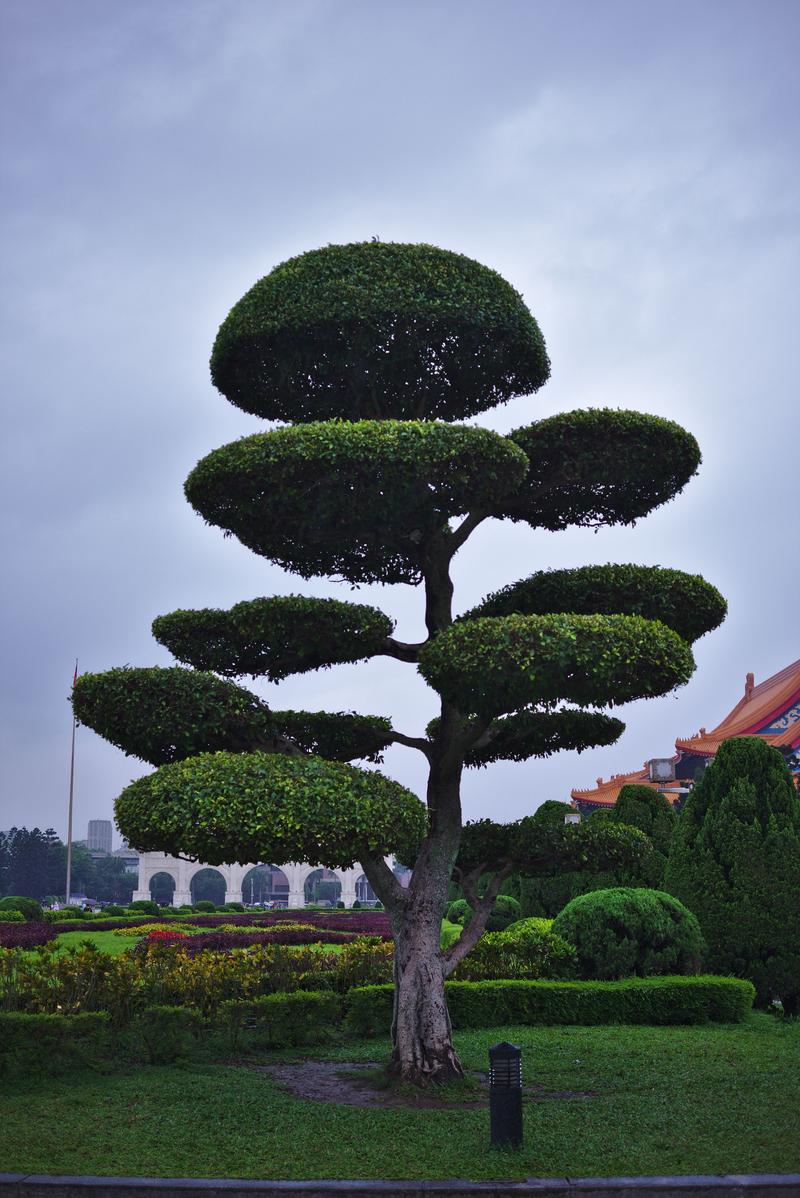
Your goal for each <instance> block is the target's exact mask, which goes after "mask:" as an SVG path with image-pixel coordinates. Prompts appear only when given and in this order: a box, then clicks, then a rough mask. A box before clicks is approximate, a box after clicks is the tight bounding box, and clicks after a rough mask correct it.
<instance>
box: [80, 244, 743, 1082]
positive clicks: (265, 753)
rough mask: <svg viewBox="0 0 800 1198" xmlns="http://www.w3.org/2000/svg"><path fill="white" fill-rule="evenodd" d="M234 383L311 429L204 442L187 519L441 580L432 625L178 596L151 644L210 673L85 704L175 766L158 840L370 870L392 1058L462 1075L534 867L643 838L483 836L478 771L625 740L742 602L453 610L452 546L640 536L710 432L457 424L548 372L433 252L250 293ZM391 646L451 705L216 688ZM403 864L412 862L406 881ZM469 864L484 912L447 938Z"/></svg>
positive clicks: (333, 256)
mask: <svg viewBox="0 0 800 1198" xmlns="http://www.w3.org/2000/svg"><path fill="white" fill-rule="evenodd" d="M211 372H212V378H213V381H214V383H215V384H216V386H217V387H218V389H219V390H220V391H221V392H222V393H223V394H224V395H225V396H226V397H227V398H228V399H229V400H231V402H232V403H234V404H236V405H237V406H239V407H241V408H243V409H244V410H245V411H247V412H251V413H253V414H255V415H258V416H260V417H263V418H265V419H267V420H271V421H276V420H277V421H285V422H287V424H286V425H285V426H284V427H280V428H275V429H273V430H272V431H268V432H262V433H257V434H255V435H253V436H249V437H244V438H243V439H241V440H239V441H236V442H234V443H233V444H231V445H226V446H224V447H223V448H221V449H218V450H216V451H214V452H213V453H210V454H209V455H208V456H207V457H205V458H204V459H203V460H202V461H201V462H200V463H199V464H198V465H197V467H196V468H195V469H194V470H193V471H192V473H191V474H190V476H189V478H188V480H187V482H186V487H185V491H186V495H187V498H188V500H189V502H190V503H191V504H192V506H193V507H194V508H195V509H196V510H197V511H198V512H199V513H200V514H201V515H202V516H203V517H204V518H205V519H206V520H207V521H208V522H209V523H211V524H214V525H217V526H218V527H220V528H222V529H223V530H224V531H225V532H226V533H228V534H233V535H235V536H237V537H238V538H239V540H241V541H242V542H243V543H244V544H245V545H247V546H248V547H249V548H250V549H252V550H253V551H254V552H256V553H258V554H261V555H262V556H264V557H265V558H268V559H269V560H271V561H273V562H275V563H277V564H278V565H280V566H283V567H284V568H285V569H287V570H291V571H293V572H294V573H296V574H298V575H300V576H301V577H302V578H311V577H313V576H315V575H323V576H325V575H327V576H329V577H335V578H338V579H343V580H345V581H347V582H349V583H351V584H353V585H358V584H360V583H374V582H379V583H384V584H392V583H406V584H411V585H421V586H422V587H423V588H424V610H425V623H426V627H427V638H426V639H425V640H424V641H422V642H421V643H415V644H411V643H407V642H403V641H401V640H399V639H397V638H396V637H395V635H394V624H393V622H392V620H391V619H390V618H389V617H388V616H386V615H384V613H383V612H381V611H379V610H377V609H376V608H374V607H371V606H366V605H363V604H354V603H343V602H339V601H337V600H333V599H311V598H303V597H300V596H296V595H293V596H286V597H280V598H271V599H255V600H252V601H249V602H244V603H239V604H237V605H236V606H235V607H233V608H232V609H231V610H230V611H218V610H207V609H206V610H199V611H187V610H181V611H177V612H173V613H172V614H170V615H166V616H162V617H160V618H159V619H157V620H156V621H155V623H154V626H153V627H154V633H155V636H156V637H157V639H158V640H159V641H160V642H161V643H162V644H164V645H165V646H166V647H167V648H168V649H170V651H171V652H172V653H174V655H175V656H176V657H177V659H178V660H179V661H182V662H184V663H187V664H188V665H189V666H192V667H194V669H192V670H188V669H181V668H172V669H163V670H135V669H124V670H112V671H109V672H108V673H106V674H103V675H93V676H84V677H83V678H82V679H80V680H79V682H78V685H77V686H76V688H75V692H74V703H75V711H76V713H77V715H78V717H79V718H80V719H81V720H82V721H84V722H85V723H88V724H90V725H91V726H92V727H94V728H95V729H96V730H97V731H99V732H100V733H101V734H102V735H103V736H105V737H107V739H109V740H111V741H112V742H113V743H115V744H117V745H119V746H120V747H121V748H123V749H124V750H125V751H126V752H129V753H133V754H136V755H137V756H139V757H142V758H143V759H144V760H147V761H149V762H151V763H152V764H153V765H155V766H157V767H158V768H157V769H156V771H155V773H153V774H151V775H149V776H148V777H145V778H142V779H140V780H138V781H136V782H134V783H133V784H132V785H131V786H129V787H128V788H127V789H126V790H125V791H124V792H123V794H122V795H121V796H120V797H119V799H118V800H117V807H116V811H117V822H118V824H119V826H120V829H121V830H122V832H123V833H124V835H125V836H126V837H127V839H128V840H129V842H130V843H131V844H133V845H135V846H136V847H137V848H140V849H143V850H147V849H160V850H164V851H167V852H180V853H183V854H185V855H189V856H193V857H197V858H200V859H202V860H204V861H207V862H209V863H210V864H219V863H221V862H225V861H237V860H239V861H248V860H262V861H277V862H280V861H286V860H309V861H314V862H319V863H321V864H323V865H327V866H331V867H337V866H338V867H342V866H347V865H350V864H352V863H353V862H354V861H355V860H359V861H360V862H361V863H362V865H363V867H364V871H365V873H366V875H367V877H368V879H369V881H370V883H371V885H372V887H373V889H374V891H375V893H376V894H377V895H378V896H379V898H380V899H381V900H382V901H383V903H384V905H385V906H386V908H387V910H388V911H389V913H390V915H391V919H392V925H393V929H394V935H395V948H396V951H395V981H396V987H395V1009H394V1023H393V1039H394V1048H393V1067H394V1069H395V1070H396V1071H397V1072H398V1073H399V1074H400V1075H401V1076H403V1077H404V1078H407V1079H410V1080H415V1081H425V1080H428V1079H431V1078H434V1079H438V1078H446V1077H448V1076H451V1075H453V1074H458V1073H460V1071H461V1070H460V1065H459V1062H458V1058H457V1056H456V1054H455V1051H454V1049H453V1045H452V1037H451V1029H450V1021H449V1017H448V1014H447V1006H446V1003H445V996H444V979H445V977H446V976H447V975H448V974H449V973H451V972H452V970H453V969H454V968H455V967H456V965H457V964H458V962H459V961H460V960H461V959H462V957H463V956H464V955H465V954H466V953H467V952H468V951H469V949H470V948H471V947H472V946H473V945H474V944H475V942H476V941H477V939H478V937H479V936H480V934H481V932H482V930H483V928H484V926H485V923H486V919H487V918H488V915H489V913H490V911H491V908H492V905H493V903H494V899H495V897H496V894H497V892H498V890H499V888H500V886H501V885H502V883H503V881H505V879H506V878H507V877H508V876H509V874H510V873H511V871H512V870H513V869H514V868H515V867H516V868H517V869H532V870H534V871H540V870H541V869H542V867H543V865H545V864H548V863H549V866H550V867H551V868H552V867H554V866H555V865H556V864H558V865H560V867H561V868H570V869H574V868H581V867H583V866H584V865H585V864H586V862H587V861H588V860H590V859H591V860H594V861H596V863H597V864H598V865H603V864H616V863H619V862H620V861H621V860H627V859H628V858H629V857H631V856H634V857H635V856H636V855H637V854H638V853H639V852H640V851H641V846H642V844H644V843H645V840H644V837H642V836H641V834H639V833H636V832H633V831H631V832H628V833H625V832H623V831H622V830H621V829H620V828H600V829H590V828H588V827H581V828H564V826H563V825H562V826H561V827H559V828H553V829H547V828H542V827H541V826H539V825H535V824H532V823H531V822H530V821H524V820H523V821H521V822H520V823H519V824H515V825H500V824H495V823H492V822H491V821H488V820H485V821H479V822H478V823H477V824H474V825H467V827H466V828H464V829H462V819H461V801H460V783H461V775H462V771H463V769H464V768H465V767H479V766H484V765H488V764H489V763H491V762H493V761H497V760H502V759H505V760H515V761H522V760H525V759H527V758H530V757H536V756H545V755H547V754H549V753H553V752H555V751H557V750H558V749H561V748H585V747H587V746H589V745H596V744H609V743H611V742H613V741H614V740H615V739H616V738H617V737H618V736H619V734H620V732H621V731H622V727H623V726H622V724H621V723H620V722H619V721H618V720H615V719H613V718H611V717H610V716H608V715H605V714H603V713H602V712H599V711H596V710H590V709H592V708H596V707H603V706H606V705H609V704H611V703H615V702H617V703H621V702H625V701H627V700H630V699H635V698H640V697H645V696H649V695H658V694H663V693H665V692H667V691H669V690H671V689H672V688H673V687H675V686H676V685H679V684H681V683H683V682H685V681H686V679H687V678H688V677H689V675H690V674H691V672H692V669H693V659H692V655H691V650H690V647H689V646H690V643H691V642H692V641H694V640H695V639H696V638H697V637H698V636H700V635H702V633H703V632H705V631H707V630H708V629H710V628H713V627H715V626H716V625H717V624H718V623H719V622H720V620H721V619H722V618H723V615H724V612H725V604H724V601H723V600H722V598H721V596H720V595H719V594H718V593H717V592H716V591H715V590H714V588H713V587H710V586H708V584H706V583H705V582H704V581H703V580H702V579H701V578H698V577H696V576H692V575H686V574H682V573H679V572H677V571H674V570H662V569H659V568H656V567H638V566H603V567H589V568H587V569H577V570H556V571H552V572H539V573H536V574H534V575H532V576H531V577H530V578H528V579H526V580H524V581H522V582H520V583H517V584H516V585H515V586H513V587H509V588H506V589H505V590H503V591H500V592H498V593H497V594H495V595H492V596H490V597H489V598H488V599H486V600H485V601H484V602H483V603H482V604H480V605H479V607H477V608H475V609H473V610H472V611H470V612H468V613H465V614H464V615H462V616H461V617H460V618H458V619H457V620H456V619H454V614H453V583H452V580H451V573H450V571H451V563H452V560H453V557H454V556H455V554H456V553H457V552H458V550H459V549H460V548H461V547H462V546H463V545H464V544H465V542H466V541H467V539H468V537H469V536H470V534H471V533H472V532H474V530H475V529H476V528H477V527H478V526H479V525H480V524H482V523H483V522H484V521H486V520H488V519H490V518H497V519H510V520H514V521H521V522H523V523H527V524H529V525H531V526H533V527H536V528H546V529H551V530H557V529H561V528H566V527H567V526H569V525H578V526H583V527H598V526H600V525H606V524H609V525H610V524H632V523H634V522H635V520H636V519H637V518H639V517H640V516H643V515H645V514H646V513H647V512H649V511H650V510H652V509H653V508H655V507H658V506H659V505H660V504H662V503H665V502H666V501H667V500H669V499H671V498H672V497H673V496H674V495H675V494H676V493H677V492H678V491H680V490H681V489H682V487H683V486H684V485H685V483H686V482H687V481H688V480H689V478H691V476H692V475H693V474H694V473H695V471H696V469H697V466H698V463H699V461H700V454H699V450H698V447H697V443H696V442H695V440H694V438H693V437H691V436H690V435H689V434H688V433H686V432H685V431H684V430H683V429H682V428H680V427H679V426H678V425H676V424H674V423H672V422H671V421H669V420H665V419H661V418H656V417H652V416H645V415H642V414H641V413H639V412H624V411H610V410H595V411H577V412H567V413H563V414H561V415H559V416H554V417H551V418H549V419H546V420H541V421H538V422H537V423H535V424H531V425H528V426H526V427H524V428H520V429H517V431H516V432H513V433H511V434H509V435H508V436H501V435H500V434H498V433H494V432H491V431H490V430H489V429H486V428H481V427H477V426H474V425H468V424H458V423H454V422H455V421H458V420H464V419H467V418H469V417H472V416H475V415H477V414H478V413H480V412H482V411H485V410H487V409H489V408H491V407H492V406H494V405H496V404H499V403H503V402H505V401H506V400H508V399H511V398H512V397H514V396H520V395H527V394H530V393H532V392H535V391H537V390H538V389H539V387H540V386H541V385H542V384H543V383H544V382H545V380H546V379H547V377H548V375H549V361H548V357H547V352H546V349H545V345H544V341H543V338H542V335H541V333H540V331H539V328H538V325H537V324H536V322H535V320H534V319H533V317H532V316H531V314H530V313H529V311H528V309H527V308H526V307H525V305H524V303H523V301H522V299H521V298H520V296H519V295H518V294H517V293H516V292H515V291H514V290H513V289H512V288H511V287H510V286H509V285H508V284H507V283H506V282H505V281H504V280H503V279H501V278H500V276H499V275H497V274H495V273H494V272H493V271H491V270H488V269H487V268H485V267H483V266H481V265H480V264H478V263H477V262H473V261H471V260H470V259H468V258H464V257H462V256H460V255H457V254H453V253H448V252H445V251H443V250H439V249H436V248H434V247H432V246H425V245H392V244H389V245H386V244H381V243H380V242H371V243H364V244H355V245H345V246H328V247H327V248H325V249H321V250H317V251H314V252H311V253H308V254H303V255H301V256H300V257H298V258H294V259H292V260H291V261H289V262H286V263H284V264H283V265H282V266H279V267H277V268H276V269H275V270H273V271H272V273H271V274H269V275H267V276H266V277H265V278H264V279H262V280H261V281H260V282H259V283H257V284H256V285H255V286H254V287H253V288H252V289H251V290H250V291H249V292H248V293H247V294H246V295H245V296H244V298H243V299H242V300H241V301H240V302H239V303H238V304H236V305H235V307H234V308H233V310H232V311H231V313H230V314H229V316H228V317H227V319H226V320H225V322H224V323H223V325H222V327H221V329H220V331H219V334H218V336H217V340H216V343H215V345H214V350H213V354H212V359H211ZM379 655H384V656H388V657H392V658H394V659H396V660H397V661H399V662H405V663H408V664H409V665H411V666H415V667H416V668H417V669H418V671H419V673H420V674H421V675H422V677H423V679H424V680H425V681H426V682H427V683H428V684H429V685H430V686H431V687H433V689H434V690H435V691H436V692H437V693H438V695H439V696H440V699H441V709H440V715H439V716H438V717H437V719H436V720H434V721H433V723H432V724H430V725H429V727H428V728H427V730H426V731H425V733H424V734H423V733H421V732H417V733H415V734H411V733H406V732H401V731H399V730H397V729H395V728H393V726H392V725H391V723H390V722H389V720H387V719H385V718H382V717H375V716H355V715H345V714H330V713H319V712H317V713H310V712H296V711H271V710H269V709H268V708H267V706H266V705H265V704H264V703H263V702H261V701H260V700H259V699H258V698H256V696H255V695H253V694H251V693H250V692H249V691H246V690H243V689H242V688H241V687H239V686H237V685H235V684H234V683H232V682H229V681H225V680H223V679H222V678H219V677H217V676H216V675H223V676H224V678H235V677H237V676H240V675H244V674H250V675H253V676H263V677H267V678H269V679H270V680H271V681H273V682H274V681H278V680H280V679H282V678H285V677H287V676H288V675H290V674H297V673H304V672H306V671H308V670H314V669H318V668H320V667H325V666H331V665H334V664H336V663H339V662H355V661H361V660H365V659H367V658H371V657H375V656H379ZM564 704H572V705H573V706H572V707H566V708H565V707H564V706H563V705H564ZM392 743H397V744H401V745H405V746H407V747H409V748H411V749H413V750H415V751H417V752H419V753H422V754H423V756H424V757H425V759H426V761H427V764H428V784H427V790H426V803H425V804H424V805H423V804H422V803H421V802H420V801H419V800H418V799H417V798H416V797H415V796H413V795H411V794H410V793H409V792H408V791H406V790H405V789H404V788H403V787H401V786H399V785H398V784H397V783H395V782H392V781H390V780H389V779H387V778H385V777H383V776H382V775H381V774H380V773H378V772H376V771H365V770H363V769H358V768H355V767H353V766H351V765H347V764H345V763H346V762H349V761H353V760H358V759H366V760H369V761H379V760H380V754H381V751H382V750H383V749H384V748H385V747H386V746H387V745H389V744H392ZM390 852H396V853H397V855H398V857H399V858H400V859H401V860H403V861H413V863H414V870H413V875H412V878H411V883H410V885H409V887H408V888H407V889H404V888H403V887H402V886H400V885H399V883H398V881H397V879H396V878H395V876H394V874H393V873H392V871H391V869H390V868H389V867H388V865H387V864H386V862H385V859H384V857H385V854H387V853H390ZM454 870H456V871H457V876H458V878H459V881H460V884H461V886H462V888H463V890H464V893H465V895H466V897H467V898H468V899H469V900H470V903H471V904H472V905H473V906H474V909H475V912H476V914H475V917H474V918H473V920H472V921H471V923H470V924H469V925H468V926H467V927H466V928H465V930H464V933H463V935H462V936H461V938H460V940H459V941H458V942H457V943H456V944H454V945H453V946H451V947H450V948H449V949H448V950H447V951H446V952H444V953H443V952H441V951H440V946H439V939H440V924H441V919H442V914H443V911H444V907H445V904H446V901H447V891H448V883H449V880H450V877H451V875H452V874H453V871H454ZM485 873H492V875H493V876H492V880H491V882H490V884H489V885H488V887H487V888H486V890H485V893H484V894H483V895H482V896H481V897H480V898H479V897H478V894H477V886H478V883H479V880H480V877H481V876H482V875H483V874H485Z"/></svg>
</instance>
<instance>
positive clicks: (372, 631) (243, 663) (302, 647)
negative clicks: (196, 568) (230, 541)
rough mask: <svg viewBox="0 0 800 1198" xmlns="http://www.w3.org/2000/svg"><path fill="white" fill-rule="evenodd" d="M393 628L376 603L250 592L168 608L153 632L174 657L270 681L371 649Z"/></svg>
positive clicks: (380, 645) (356, 656)
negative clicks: (228, 600) (223, 605)
mask: <svg viewBox="0 0 800 1198" xmlns="http://www.w3.org/2000/svg"><path fill="white" fill-rule="evenodd" d="M393 629H394V621H393V620H390V619H389V617H388V616H385V615H384V614H383V612H381V611H378V609H377V608H376V607H368V606H367V605H366V604H364V603H342V602H341V601H340V600H338V599H307V598H305V597H304V596H302V595H286V596H278V597H276V598H274V599H251V600H249V601H248V602H245V603H237V604H235V606H234V607H232V608H231V609H230V611H220V610H219V609H216V608H210V607H207V608H202V609H201V610H199V611H174V612H171V613H170V614H169V615H168V616H158V617H157V619H155V620H154V621H153V636H154V637H155V638H156V640H157V641H160V642H161V644H162V645H165V646H166V647H167V649H169V651H170V653H174V655H175V656H176V657H177V659H178V661H183V662H187V663H188V664H189V665H192V666H195V667H196V669H198V670H213V671H214V672H215V673H217V674H225V675H227V676H229V677H237V676H239V675H242V674H250V675H252V676H253V677H257V676H259V675H264V676H265V677H266V678H269V680H270V682H279V681H280V680H281V679H282V678H286V677H288V675H289V674H303V673H305V672H306V671H307V670H317V669H319V668H320V667H324V666H330V665H335V664H336V663H338V662H346V661H364V660H365V659H366V658H368V657H374V656H375V655H376V654H378V653H381V652H382V651H383V649H384V647H385V643H386V638H387V637H389V636H391V634H392V631H393Z"/></svg>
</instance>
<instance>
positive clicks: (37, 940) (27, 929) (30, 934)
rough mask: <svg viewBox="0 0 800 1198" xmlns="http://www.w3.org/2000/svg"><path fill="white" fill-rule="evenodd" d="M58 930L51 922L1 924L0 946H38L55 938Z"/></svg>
mask: <svg viewBox="0 0 800 1198" xmlns="http://www.w3.org/2000/svg"><path fill="white" fill-rule="evenodd" d="M55 938H56V931H55V928H54V926H53V924H49V923H34V922H31V923H2V924H0V948H37V947H38V946H39V945H40V944H47V942H48V940H55Z"/></svg>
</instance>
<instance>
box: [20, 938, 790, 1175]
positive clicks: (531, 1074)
mask: <svg viewBox="0 0 800 1198" xmlns="http://www.w3.org/2000/svg"><path fill="white" fill-rule="evenodd" d="M118 939H121V938H118ZM500 1039H510V1040H512V1041H514V1042H516V1043H518V1044H520V1045H521V1046H522V1048H523V1053H524V1055H523V1062H524V1072H525V1081H526V1084H528V1083H541V1084H542V1085H543V1086H544V1090H543V1091H542V1094H543V1097H540V1098H538V1099H536V1098H533V1097H529V1098H527V1099H526V1102H525V1145H524V1148H523V1149H522V1151H521V1152H520V1153H518V1154H514V1153H509V1154H507V1153H497V1152H490V1151H488V1150H487V1136H488V1116H487V1112H486V1110H485V1109H477V1110H476V1109H456V1110H453V1109H451V1110H436V1109H434V1110H430V1109H414V1108H411V1109H407V1108H391V1109H382V1108H367V1109H364V1108H359V1107H349V1106H344V1105H338V1104H326V1103H319V1102H311V1101H301V1100H299V1099H296V1098H294V1097H292V1096H291V1095H290V1094H288V1093H287V1092H286V1091H284V1090H282V1089H281V1088H280V1087H279V1086H278V1085H277V1084H276V1083H275V1082H274V1081H272V1080H271V1079H270V1078H268V1077H266V1076H265V1075H264V1074H261V1073H258V1072H256V1071H255V1070H253V1069H250V1068H236V1067H232V1066H229V1065H224V1064H218V1063H214V1062H213V1061H212V1060H210V1059H209V1060H208V1061H204V1062H202V1063H198V1062H195V1063H193V1064H187V1065H184V1066H172V1067H150V1068H147V1067H135V1068H128V1069H125V1070H122V1069H119V1070H116V1071H115V1072H113V1073H110V1074H108V1075H106V1076H99V1075H97V1074H93V1073H81V1074H80V1075H75V1076H73V1077H72V1078H69V1079H63V1078H62V1079H48V1080H43V1081H38V1082H34V1081H28V1082H25V1083H12V1082H10V1081H9V1080H8V1079H6V1080H5V1082H4V1085H3V1092H2V1096H1V1097H0V1126H2V1128H3V1135H2V1137H0V1141H1V1143H2V1147H0V1171H8V1172H15V1171H20V1172H25V1173H27V1172H34V1173H38V1172H42V1173H79V1174H81V1173H88V1174H100V1175H103V1174H106V1175H108V1174H134V1175H135V1174H143V1175H163V1176H194V1177H203V1176H207V1177H214V1176H219V1177H256V1178H285V1179H298V1178H319V1177H344V1178H381V1177H386V1178H389V1179H400V1178H409V1179H418V1178H429V1179H436V1178H447V1177H460V1178H470V1179H475V1180H478V1179H489V1178H522V1177H526V1176H545V1177H547V1176H564V1175H570V1176H573V1177H575V1176H598V1175H613V1174H672V1173H677V1174H680V1173H746V1172H756V1173H758V1172H778V1173H780V1172H792V1171H796V1170H798V1169H800V1137H798V1134H797V1128H798V1124H797V1112H798V1109H800V1022H795V1023H794V1024H791V1023H781V1022H779V1021H778V1020H776V1019H774V1018H772V1017H771V1016H768V1015H763V1014H758V1015H754V1016H753V1017H752V1018H751V1019H750V1020H749V1021H748V1022H747V1023H746V1024H743V1025H738V1026H714V1025H708V1026H705V1027H688V1028H666V1027H662V1028H644V1027H614V1028H605V1027H604V1028H586V1027H574V1028H532V1027H502V1028H494V1029H487V1030H483V1031H480V1032H467V1033H461V1034H458V1035H457V1037H456V1040H457V1044H458V1048H459V1051H460V1052H461V1054H462V1059H463V1060H464V1063H465V1065H467V1066H468V1067H470V1068H472V1069H483V1068H485V1066H486V1054H487V1048H488V1046H489V1045H490V1044H492V1043H493V1042H494V1041H496V1040H500ZM386 1052H387V1043H386V1041H383V1040H375V1041H370V1042H360V1043H357V1044H350V1045H343V1046H341V1047H339V1048H336V1049H333V1050H329V1051H328V1052H327V1054H323V1053H322V1052H309V1054H308V1055H316V1056H321V1055H327V1056H329V1057H332V1058H334V1059H337V1060H342V1061H351V1060H362V1061H369V1060H382V1059H385V1056H386ZM286 1056H287V1054H285V1053H284V1054H275V1053H273V1054H264V1056H263V1059H264V1060H273V1061H274V1060H277V1059H285V1058H286ZM564 1091H594V1092H595V1093H596V1095H597V1096H596V1097H563V1096H556V1095H563V1092H564Z"/></svg>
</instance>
